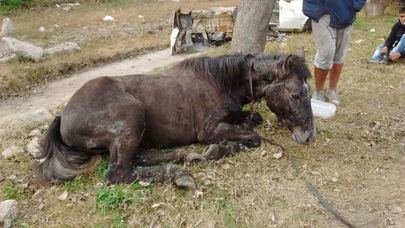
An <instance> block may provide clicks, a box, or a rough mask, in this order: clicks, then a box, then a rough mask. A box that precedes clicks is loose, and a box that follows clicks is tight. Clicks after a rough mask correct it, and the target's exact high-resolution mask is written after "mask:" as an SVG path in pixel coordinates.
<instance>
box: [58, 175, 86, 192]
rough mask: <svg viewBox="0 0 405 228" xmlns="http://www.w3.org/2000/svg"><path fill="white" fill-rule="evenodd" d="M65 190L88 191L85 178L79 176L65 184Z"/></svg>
mask: <svg viewBox="0 0 405 228" xmlns="http://www.w3.org/2000/svg"><path fill="white" fill-rule="evenodd" d="M62 189H63V190H66V191H68V192H78V191H80V192H84V191H86V190H87V182H86V178H85V177H84V176H78V177H76V178H75V179H74V180H71V181H67V182H64V183H63V186H62Z"/></svg>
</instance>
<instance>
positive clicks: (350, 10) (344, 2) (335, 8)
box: [302, 0, 366, 28]
mask: <svg viewBox="0 0 405 228" xmlns="http://www.w3.org/2000/svg"><path fill="white" fill-rule="evenodd" d="M365 3H366V0H304V2H303V6H302V12H303V13H304V15H305V16H307V17H309V18H310V19H312V20H314V21H316V22H318V21H319V19H320V18H321V17H322V15H324V14H329V15H330V24H329V26H331V27H334V28H345V27H347V26H349V25H351V24H352V23H353V22H354V20H355V19H356V13H357V12H359V11H360V10H361V8H363V6H364V4H365Z"/></svg>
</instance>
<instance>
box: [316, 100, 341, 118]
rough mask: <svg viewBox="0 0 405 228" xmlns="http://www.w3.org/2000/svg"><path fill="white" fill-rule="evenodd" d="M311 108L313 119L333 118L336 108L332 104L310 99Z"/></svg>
mask: <svg viewBox="0 0 405 228" xmlns="http://www.w3.org/2000/svg"><path fill="white" fill-rule="evenodd" d="M311 107H312V113H313V114H314V116H315V117H320V118H322V119H329V118H332V117H334V116H335V112H336V106H335V105H334V104H331V103H327V102H323V101H320V100H315V99H311Z"/></svg>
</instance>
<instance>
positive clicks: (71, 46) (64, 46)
mask: <svg viewBox="0 0 405 228" xmlns="http://www.w3.org/2000/svg"><path fill="white" fill-rule="evenodd" d="M70 51H80V47H79V45H77V44H76V43H73V42H65V43H61V44H58V45H56V46H53V47H51V48H48V49H45V54H46V55H53V54H55V53H58V52H70Z"/></svg>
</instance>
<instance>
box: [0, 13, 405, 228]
mask: <svg viewBox="0 0 405 228" xmlns="http://www.w3.org/2000/svg"><path fill="white" fill-rule="evenodd" d="M394 15H395V13H394V14H389V13H388V14H387V15H385V16H384V17H380V18H375V19H370V18H366V17H365V16H364V15H363V14H360V15H359V17H358V20H357V21H356V23H355V24H354V31H353V36H352V43H351V48H350V50H349V53H348V56H347V61H346V63H345V67H344V72H343V75H342V79H341V82H340V85H339V86H340V87H339V88H340V91H341V93H342V102H343V104H342V106H341V107H339V108H338V111H337V114H336V116H335V117H334V118H333V119H330V120H321V119H316V128H317V133H318V134H317V139H316V141H315V142H314V143H312V144H311V145H309V146H302V145H297V144H296V143H295V142H294V141H293V140H292V138H291V135H290V133H289V132H288V130H286V129H285V128H283V127H282V126H280V125H279V124H278V122H277V121H276V118H275V116H274V115H273V114H272V113H270V112H268V111H267V110H266V107H265V105H264V104H261V105H260V107H259V110H260V112H261V113H262V114H263V115H264V117H265V123H264V124H262V125H261V126H259V127H258V128H257V129H256V130H257V131H258V132H259V133H260V134H262V135H264V136H267V137H270V138H273V139H274V140H275V141H277V142H278V143H281V144H283V145H284V146H285V147H286V149H287V152H288V154H289V155H290V156H293V157H294V158H295V159H294V160H295V162H293V161H292V159H290V158H287V157H285V156H284V157H282V158H280V159H276V158H274V157H273V154H275V153H277V152H279V148H277V147H275V146H271V145H269V144H266V143H263V144H262V145H261V146H260V147H259V148H256V149H252V150H249V151H247V152H246V153H241V154H238V155H236V156H234V157H230V158H224V159H221V160H219V161H217V162H212V163H210V164H208V165H194V166H186V167H184V168H185V169H187V170H188V171H190V172H191V173H192V174H193V176H194V177H195V179H196V181H197V184H198V186H199V188H200V189H201V191H202V192H203V194H202V196H201V195H200V196H199V197H196V196H195V195H194V192H187V191H183V190H178V189H176V188H175V187H173V186H171V185H164V184H161V185H157V184H152V185H151V186H146V187H145V186H141V185H139V184H136V183H134V184H131V185H117V186H112V187H108V186H106V185H105V179H104V175H105V171H106V167H107V164H108V162H107V158H105V160H104V162H103V163H101V164H100V165H99V166H98V167H97V168H96V170H94V171H93V172H91V173H88V174H85V175H83V176H80V177H78V178H76V179H75V180H73V181H70V182H67V183H65V184H59V185H48V186H43V185H40V184H38V183H37V182H36V180H35V167H36V165H37V161H35V160H34V159H33V158H32V157H30V155H28V154H22V155H19V156H17V157H16V158H14V159H11V160H4V159H0V190H1V191H0V200H5V199H8V198H14V199H16V200H17V201H18V203H19V206H18V207H19V215H18V218H17V220H16V221H15V225H16V226H17V227H60V226H63V227H84V226H85V227H145V226H149V227H344V225H343V224H342V223H340V222H339V221H338V220H336V218H335V217H334V216H333V215H331V214H330V213H329V212H328V211H326V210H325V208H324V207H322V206H321V205H320V204H319V203H318V201H317V200H316V199H315V198H314V197H313V196H312V195H311V193H310V192H309V191H308V190H307V188H306V186H305V183H304V182H303V179H302V178H303V177H305V178H306V179H308V180H310V181H311V182H312V183H313V184H314V185H315V186H316V187H317V188H318V190H319V191H320V192H321V193H322V194H323V195H324V197H325V198H327V199H328V200H329V202H330V203H332V204H333V205H335V207H336V208H337V209H338V210H339V211H340V212H341V214H342V215H343V216H344V217H346V218H347V219H348V220H349V221H350V222H352V223H353V224H354V225H356V226H358V227H404V226H405V182H404V181H403V180H405V166H404V164H405V121H404V120H405V116H404V115H405V114H404V113H405V103H404V101H405V78H404V73H403V72H405V62H403V61H402V62H400V63H396V64H392V65H389V66H386V65H379V64H371V63H368V61H367V60H368V58H369V57H370V55H371V54H372V52H373V50H374V48H375V46H376V45H377V44H379V43H380V42H382V40H383V38H384V36H386V33H387V32H388V30H389V27H390V25H391V24H392V23H393V22H394V21H395V16H394ZM371 28H375V30H376V32H375V33H371V32H370V29H371ZM301 45H304V46H305V48H306V56H307V63H308V65H312V60H313V56H314V54H315V53H314V47H313V42H312V37H311V34H309V33H303V34H288V38H287V40H286V41H285V42H273V43H269V44H268V45H267V47H266V52H292V51H295V50H296V49H298V48H299V47H300V46H301ZM224 51H226V46H225V47H223V48H221V49H220V50H219V52H224ZM163 53H164V52H163ZM158 57H159V58H160V57H162V58H163V59H164V60H162V61H170V60H168V59H166V58H164V55H163V54H161V55H160V54H159V55H158ZM180 58H181V57H180ZM152 59H153V60H155V59H156V58H155V57H151V60H152ZM129 61H131V60H129ZM136 61H146V62H147V63H149V62H150V63H151V64H152V66H156V65H155V64H156V63H155V62H154V61H148V60H145V58H139V59H138V60H136V59H135V62H136ZM127 64H128V65H130V64H129V63H127V62H124V64H123V65H124V66H123V68H120V67H121V66H120V67H119V69H125V70H123V74H125V73H126V70H132V68H131V67H130V66H129V67H128V66H126V65H127ZM131 64H134V63H131ZM162 64H163V63H162ZM148 69H149V68H145V69H143V70H141V71H144V70H145V71H146V70H148ZM98 70H101V71H103V72H102V74H109V73H106V72H104V70H105V68H104V69H103V68H99V69H98ZM112 70H116V69H115V68H114V69H112ZM135 70H138V69H135ZM124 71H125V72H124ZM99 72H100V71H96V73H95V74H92V75H91V76H89V77H93V76H95V75H97V74H98V73H99ZM117 74H121V73H120V71H119V70H118V71H117ZM75 78H78V77H77V76H76V77H75ZM73 80H76V79H74V78H73ZM80 83H83V82H82V81H81V80H79V81H78V82H77V84H72V85H70V82H68V81H65V80H63V81H60V82H59V81H57V82H55V85H63V86H61V87H52V88H55V89H54V90H53V91H55V94H57V93H58V94H59V90H63V88H65V86H66V88H68V92H67V93H61V94H60V95H58V96H60V98H62V100H60V102H61V103H63V101H64V99H66V98H67V97H69V95H70V94H71V92H72V91H73V90H74V89H73V87H76V86H79V84H80ZM311 84H313V83H312V82H311ZM69 86H72V88H70V87H69ZM46 88H51V87H46ZM38 94H41V95H40V96H43V97H44V99H42V101H38V102H39V103H38V104H41V105H45V107H51V106H53V105H51V104H57V103H58V100H59V99H55V98H50V97H51V95H50V94H48V95H47V92H46V91H43V92H40V91H38ZM55 97H56V96H55ZM47 98H50V99H51V100H49V104H46V103H47V100H46V99H47ZM16 99H17V101H18V102H16V104H17V105H13V103H14V102H11V100H9V101H2V102H3V103H1V105H2V106H1V107H2V109H3V107H7V109H10V111H3V110H0V111H1V112H2V113H14V111H11V110H16V112H15V113H22V112H24V111H25V112H27V111H26V110H32V109H34V107H37V104H36V103H32V104H33V105H32V106H31V107H30V106H29V105H27V106H25V105H24V106H23V107H26V108H28V109H25V108H24V109H23V110H18V108H17V107H18V106H20V105H21V104H30V103H31V102H37V101H36V99H32V100H30V99H31V98H29V97H28V98H27V97H26V98H16ZM52 99H55V100H52ZM3 105H5V106H3ZM48 105H49V106H48ZM16 115H17V114H16ZM48 123H49V121H44V122H41V123H36V124H31V125H22V124H19V123H13V124H7V123H4V124H2V127H1V131H0V144H1V146H0V149H1V151H2V150H3V149H5V148H7V147H9V146H11V145H17V146H21V147H23V148H25V146H26V145H27V143H28V142H29V141H30V137H29V136H28V133H29V132H30V131H31V130H32V129H39V130H40V131H41V132H42V134H43V133H44V131H45V130H46V128H47V124H48ZM185 148H187V149H190V150H195V151H197V152H201V150H202V148H203V146H202V145H191V146H187V147H185ZM293 163H296V164H297V166H298V167H299V170H300V171H299V173H296V172H295V169H294V168H293ZM65 191H66V192H67V195H66V194H63V193H64V192H65ZM64 195H65V196H66V197H61V196H64Z"/></svg>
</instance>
